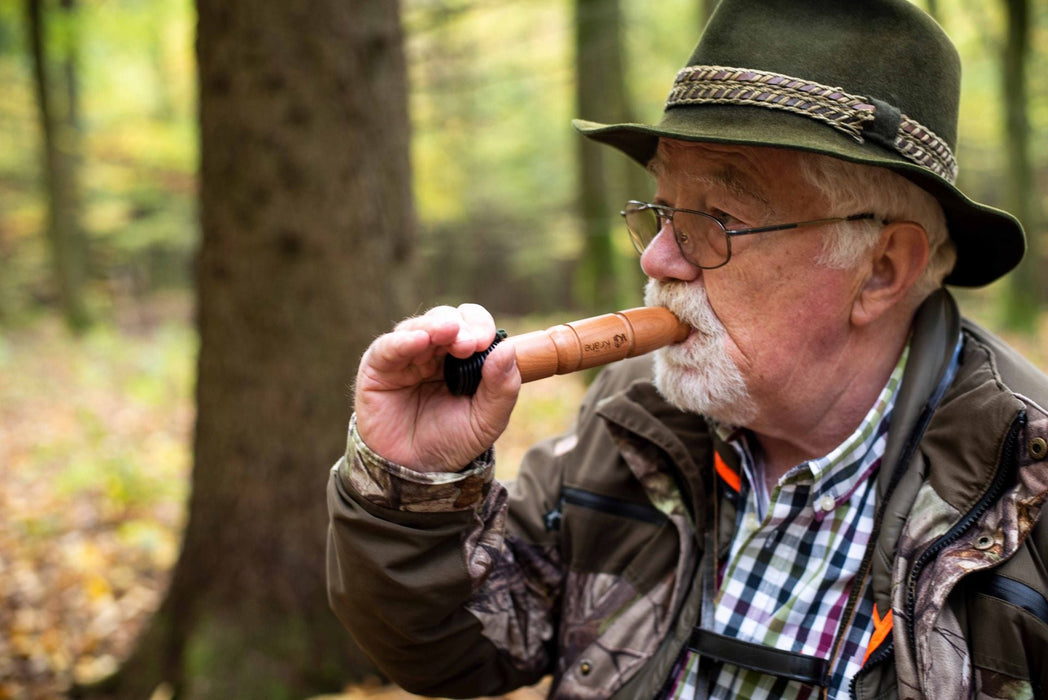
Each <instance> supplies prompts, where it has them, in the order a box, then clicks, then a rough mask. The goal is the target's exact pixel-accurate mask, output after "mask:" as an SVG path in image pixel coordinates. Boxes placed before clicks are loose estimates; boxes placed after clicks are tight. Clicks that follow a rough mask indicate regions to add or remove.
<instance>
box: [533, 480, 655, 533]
mask: <svg viewBox="0 0 1048 700" xmlns="http://www.w3.org/2000/svg"><path fill="white" fill-rule="evenodd" d="M566 503H570V504H571V505H573V506H580V507H582V508H590V509H591V510H597V511H600V512H602V513H608V514H610V515H618V516H621V517H623V518H630V519H631V520H639V521H641V522H645V523H651V524H652V525H661V524H663V523H664V522H666V519H667V518H666V515H665V514H664V513H663V512H662V511H660V510H658V509H657V508H655V507H654V506H650V505H647V504H644V503H637V502H636V501H627V500H624V499H621V498H614V497H612V496H604V495H602V494H599V493H593V492H592V491H584V490H582V489H576V488H570V487H565V488H563V489H561V492H560V502H559V503H558V504H557V506H556V507H555V508H554V509H553V510H551V511H549V512H548V513H546V514H545V515H544V516H543V521H544V523H545V525H546V530H559V529H560V521H561V520H562V518H563V516H564V505H565V504H566Z"/></svg>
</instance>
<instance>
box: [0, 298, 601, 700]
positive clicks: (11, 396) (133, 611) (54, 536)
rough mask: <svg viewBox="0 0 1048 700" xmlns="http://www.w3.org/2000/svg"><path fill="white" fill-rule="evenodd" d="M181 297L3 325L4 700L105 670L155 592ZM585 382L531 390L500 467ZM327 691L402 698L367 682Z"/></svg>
mask: <svg viewBox="0 0 1048 700" xmlns="http://www.w3.org/2000/svg"><path fill="white" fill-rule="evenodd" d="M189 307H190V305H189V302H188V301H187V300H186V299H185V298H183V297H179V298H172V299H169V300H160V301H159V302H153V303H152V304H151V305H149V306H148V307H136V308H134V309H130V310H128V311H126V312H124V313H121V314H120V315H119V316H118V320H117V322H116V323H115V324H113V325H107V326H104V327H101V326H100V327H97V328H94V329H92V330H91V331H90V332H88V333H87V334H86V335H85V336H84V337H82V338H79V339H73V338H71V337H70V336H69V335H68V334H67V333H66V332H65V330H64V329H63V327H62V326H61V324H60V323H59V322H58V321H57V320H56V319H43V320H41V321H37V322H34V323H32V324H29V325H25V326H21V327H18V328H14V329H11V328H8V329H3V330H0V700H37V699H45V698H58V697H62V696H63V694H64V690H65V689H66V688H68V687H69V686H70V685H71V684H72V683H74V682H76V683H86V682H90V681H92V680H97V679H99V678H102V677H104V676H106V675H108V674H109V673H110V672H112V671H113V670H115V669H116V668H117V666H118V664H119V662H120V660H121V659H122V658H123V657H124V656H125V655H126V654H127V653H129V651H130V650H131V648H132V646H133V644H134V641H135V638H136V635H137V633H138V631H139V630H140V629H141V628H142V625H143V624H144V623H145V622H146V621H147V620H148V619H149V616H150V615H151V614H152V612H153V611H154V610H155V609H156V607H157V606H158V605H159V603H160V601H161V598H162V595H163V592H164V589H165V587H166V585H167V581H168V575H169V572H170V570H171V567H172V566H173V564H174V562H175V560H176V558H177V556H178V549H179V544H180V537H181V531H182V527H183V524H184V518H185V500H186V497H187V494H188V485H189V473H190V463H191V449H190V438H191V435H192V429H193V418H194V408H193V403H192V396H193V383H194V372H195V361H196V351H197V339H196V335H195V332H194V331H193V329H192V326H191V323H190V316H191V314H190V310H189ZM536 327H537V326H536ZM529 329H530V328H529ZM583 391H584V387H583V385H582V382H581V381H579V379H578V378H576V377H556V378H554V379H552V380H549V381H547V382H542V383H536V384H532V385H529V386H528V387H527V388H526V389H525V391H524V392H522V396H521V400H520V403H519V405H518V409H517V411H516V413H515V414H514V421H513V424H512V425H511V428H510V430H509V431H507V433H506V435H505V436H504V437H503V439H502V440H500V442H499V445H498V446H497V449H498V450H499V452H500V457H501V459H500V462H501V463H503V464H514V465H515V464H516V463H517V462H518V461H519V458H520V456H521V454H522V453H523V450H524V449H525V448H526V446H527V445H528V444H530V443H532V442H534V441H535V440H536V439H537V438H538V437H541V436H545V435H549V434H552V433H555V432H558V431H560V430H563V429H564V428H566V427H567V425H568V424H569V422H570V420H571V413H572V410H573V407H574V406H575V405H577V403H578V400H579V398H581V395H582V392H583ZM347 417H348V416H347ZM500 476H501V477H503V478H506V477H509V476H512V474H510V473H505V472H500ZM318 497H321V498H322V497H323V494H320V495H319V496H318ZM332 697H333V698H334V697H337V698H341V699H342V700H362V699H364V698H368V699H369V700H405V699H407V698H411V697H414V696H412V695H409V694H407V693H405V692H404V691H401V690H399V689H397V688H395V687H390V686H382V685H379V684H377V682H376V683H372V684H365V685H361V686H356V687H351V688H347V689H345V691H344V694H343V695H338V696H332ZM508 697H512V698H514V700H531V699H532V698H538V697H544V693H542V692H541V691H539V690H533V689H525V690H521V691H518V692H517V693H515V694H513V695H511V696H508Z"/></svg>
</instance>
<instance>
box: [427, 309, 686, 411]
mask: <svg viewBox="0 0 1048 700" xmlns="http://www.w3.org/2000/svg"><path fill="white" fill-rule="evenodd" d="M690 330H691V328H690V327H689V326H688V325H687V324H684V323H682V322H681V321H680V320H678V319H677V317H676V316H674V315H673V313H672V312H670V311H669V309H666V308H663V307H661V306H646V307H640V308H636V309H627V310H625V311H617V312H615V313H610V314H603V315H601V316H594V317H592V318H584V319H581V320H579V321H572V322H571V323H562V324H560V325H557V326H553V327H552V328H547V329H546V330H542V331H532V332H530V333H524V334H522V335H518V336H513V337H510V338H506V334H505V332H504V331H499V335H498V336H497V337H496V338H495V342H494V343H492V344H491V346H490V347H489V348H488V349H487V350H484V351H483V352H478V353H475V354H474V355H473V356H472V357H469V358H467V359H465V360H459V359H458V358H455V357H452V356H450V355H449V356H447V357H446V358H445V360H444V381H445V382H446V383H447V385H448V389H449V390H450V391H451V393H452V394H455V395H459V396H461V395H472V394H473V393H474V392H475V391H476V389H477V385H478V384H479V383H480V368H481V366H482V365H483V364H484V358H486V357H487V355H488V353H489V352H491V350H492V348H494V347H495V345H497V344H498V343H499V342H500V341H502V342H505V343H509V344H511V345H512V346H513V350H514V352H516V354H517V368H518V369H519V370H520V377H521V381H524V382H531V381H534V380H536V379H544V378H546V377H550V376H553V375H554V374H568V373H570V372H577V371H578V370H582V369H589V368H590V367H599V366H600V365H606V364H608V363H609V362H615V361H617V360H623V359H625V358H627V357H636V356H637V355H643V354H645V353H648V352H651V351H652V350H656V349H658V348H661V347H662V346H664V345H669V344H670V343H679V342H680V341H682V340H684V339H685V338H687V337H688V333H689V331H690ZM503 338H505V340H502V339H503Z"/></svg>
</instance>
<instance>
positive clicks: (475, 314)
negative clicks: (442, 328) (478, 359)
mask: <svg viewBox="0 0 1048 700" xmlns="http://www.w3.org/2000/svg"><path fill="white" fill-rule="evenodd" d="M458 312H459V315H460V316H461V317H462V320H463V322H464V323H465V324H466V325H467V326H469V328H470V331H471V332H472V334H473V336H474V337H475V338H476V341H477V343H476V348H475V349H474V351H473V352H478V351H481V350H487V349H488V346H489V345H491V343H492V341H493V340H495V319H493V318H492V317H491V313H490V312H489V311H488V310H487V309H485V308H484V307H483V306H481V305H479V304H461V305H459V307H458Z"/></svg>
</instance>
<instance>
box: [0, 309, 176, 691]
mask: <svg viewBox="0 0 1048 700" xmlns="http://www.w3.org/2000/svg"><path fill="white" fill-rule="evenodd" d="M194 348H195V339H194V336H193V334H192V332H191V329H189V328H188V326H187V324H185V323H184V322H183V323H180V324H166V325H160V326H152V327H150V328H148V329H138V330H137V331H135V332H127V331H117V330H114V329H98V330H96V331H93V332H92V333H90V334H88V335H87V336H86V337H84V338H81V339H79V340H73V339H71V338H70V337H69V336H68V335H67V334H66V333H65V332H64V330H63V329H62V328H61V327H60V325H59V324H58V323H57V322H52V321H44V322H38V323H36V324H34V325H33V326H31V327H29V328H22V329H18V330H17V331H13V332H8V333H5V334H4V335H3V336H2V337H0V376H2V377H3V379H2V381H0V514H2V516H0V700H7V699H9V698H10V699H15V698H17V699H19V700H21V699H22V698H33V699H35V698H51V697H58V696H60V695H61V694H62V693H63V692H64V690H65V689H66V688H68V687H69V685H70V684H71V683H73V682H88V681H92V680H97V679H99V678H101V677H104V676H105V675H107V674H109V673H110V672H112V671H114V670H115V669H116V667H117V664H118V660H119V659H120V658H122V657H123V656H124V655H126V654H127V653H128V652H129V651H130V649H131V645H132V644H133V642H134V638H135V635H136V634H137V632H138V630H139V629H140V628H141V626H142V624H144V622H145V621H146V620H147V619H148V617H149V615H150V614H151V613H152V611H153V610H154V609H155V608H156V607H157V605H158V604H159V602H160V597H161V595H162V593H163V590H164V588H165V586H166V582H167V577H168V573H169V571H170V568H171V566H172V564H173V563H174V561H175V558H176V556H177V549H178V544H179V537H180V534H181V528H182V525H183V511H184V502H185V494H186V486H187V475H188V467H189V447H188V445H189V433H190V428H191V420H192V407H191V403H190V389H191V367H192V363H193V359H194V355H195V352H194Z"/></svg>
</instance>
